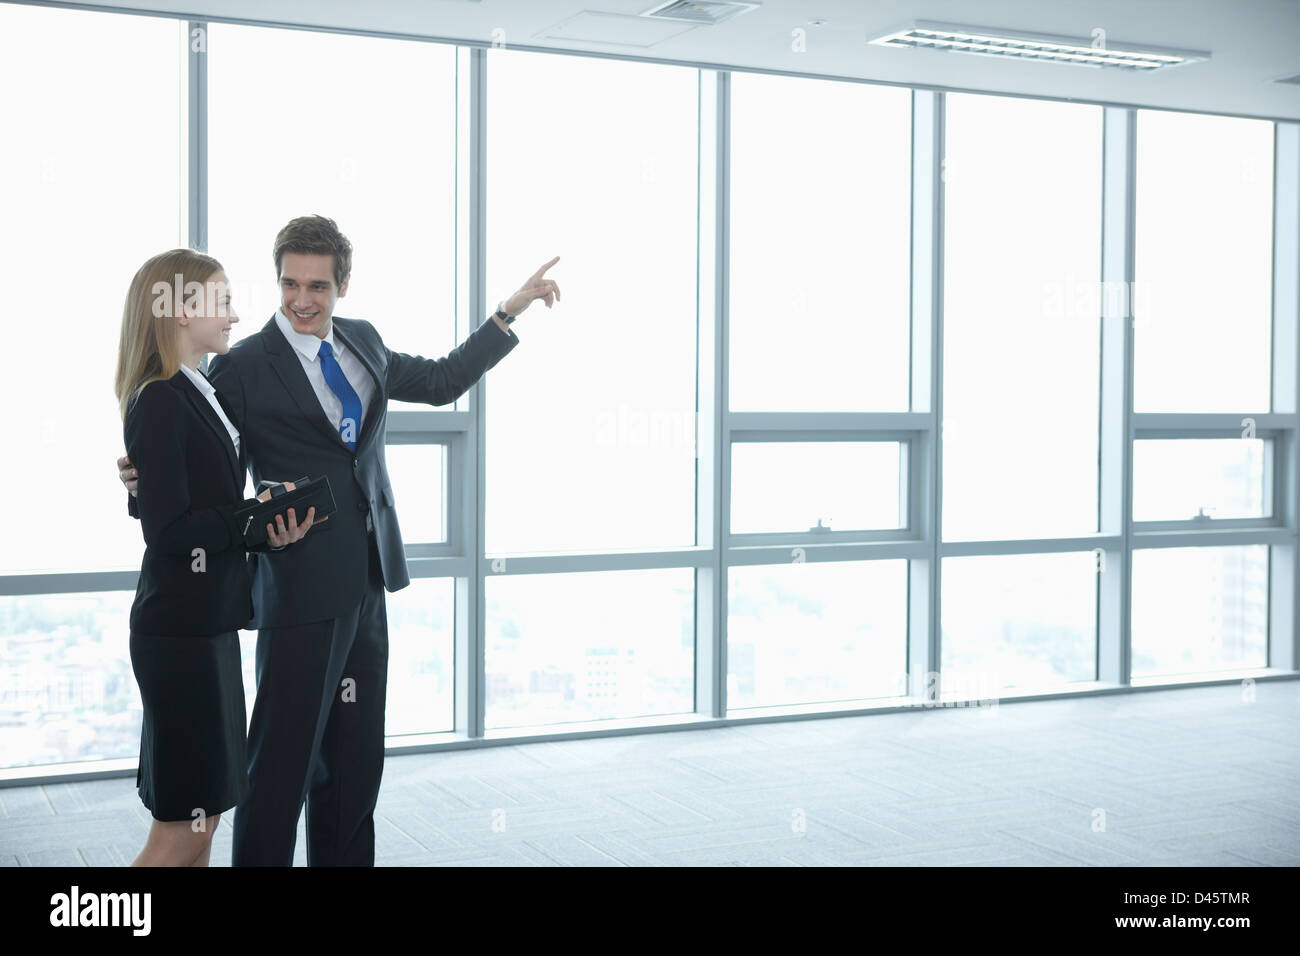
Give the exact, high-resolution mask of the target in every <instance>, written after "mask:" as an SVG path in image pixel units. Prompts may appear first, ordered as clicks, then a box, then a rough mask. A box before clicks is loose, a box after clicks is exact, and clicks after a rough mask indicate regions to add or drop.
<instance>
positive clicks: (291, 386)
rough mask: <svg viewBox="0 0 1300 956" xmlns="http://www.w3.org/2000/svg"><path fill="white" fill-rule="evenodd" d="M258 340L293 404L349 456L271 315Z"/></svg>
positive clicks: (291, 347) (300, 364)
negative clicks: (261, 341)
mask: <svg viewBox="0 0 1300 956" xmlns="http://www.w3.org/2000/svg"><path fill="white" fill-rule="evenodd" d="M262 339H263V342H264V343H265V347H266V351H267V353H268V354H270V356H271V367H272V368H273V369H275V374H276V375H278V376H279V378H280V382H281V383H282V384H283V385H284V388H285V391H287V392H288V393H289V395H290V397H291V398H293V400H294V403H295V404H296V405H297V406H298V408H299V409H300V410H301V411H302V413H303V414H304V415H306V416H307V418H308V419H309V420H310V421H312V422H314V423H315V424H316V425H317V426H318V427H319V428H320V429H321V430H322V431H323V433H324V434H326V435H328V436H329V438H330V441H331V442H332V443H333V444H335V445H337V446H338V449H339V450H340V451H342V452H343V453H344V454H351V452H349V450H348V446H347V445H345V444H343V439H342V438H340V437H339V433H338V432H337V431H335V430H334V426H333V425H331V424H330V420H329V419H328V418H326V417H325V409H323V408H321V404H320V399H319V398H317V397H316V392H315V390H314V389H313V388H312V387H311V382H309V381H307V373H306V372H304V371H303V368H302V362H301V361H300V360H299V359H298V356H297V354H296V353H295V352H294V349H293V346H292V345H290V344H289V340H288V339H286V338H285V337H284V333H283V332H281V331H280V327H279V326H278V325H276V322H275V316H271V320H270V321H269V322H267V323H266V325H264V326H262Z"/></svg>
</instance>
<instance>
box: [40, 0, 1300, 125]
mask: <svg viewBox="0 0 1300 956" xmlns="http://www.w3.org/2000/svg"><path fill="white" fill-rule="evenodd" d="M660 3H661V0H366V2H364V3H358V2H355V0H312V2H300V0H132V2H129V3H112V2H101V0H88V2H80V3H75V4H66V5H68V6H78V7H86V8H88V7H117V8H123V9H130V10H135V11H156V12H162V13H175V14H181V15H184V16H189V17H191V18H194V19H203V18H210V19H214V20H231V21H237V22H262V23H281V24H293V25H298V26H316V27H334V28H343V29H351V30H361V31H373V32H379V33H391V34H401V35H406V36H413V37H428V38H436V39H442V40H449V41H458V42H466V43H478V44H483V45H489V44H492V43H493V41H494V40H497V41H499V42H504V45H505V46H506V47H507V48H509V47H516V48H521V49H531V50H555V51H569V52H584V53H596V54H600V55H612V56H622V57H629V56H630V57H636V58H642V59H649V60H657V61H666V62H674V63H687V64H691V65H697V64H698V65H702V66H709V67H723V68H733V69H760V70H775V71H781V72H789V73H799V74H804V75H816V76H833V77H846V78H847V77H853V78H860V79H865V80H875V81H881V82H887V83H897V84H903V85H907V86H921V87H933V88H941V89H957V90H979V91H986V92H998V93H1010V94H1019V95H1032V96H1046V97H1052V98H1059V99H1075V100H1082V101H1087V102H1093V103H1111V104H1119V105H1128V106H1150V107H1160V108H1166V109H1176V110H1189V111H1201V112H1210V113H1228V114H1235V115H1240V116H1255V117H1263V118H1268V119H1283V120H1300V84H1287V83H1276V82H1273V80H1275V79H1277V78H1279V77H1288V76H1295V75H1297V74H1300V0H869V2H868V0H762V6H761V7H759V8H758V9H755V10H752V11H750V12H748V13H744V14H741V15H739V16H736V17H734V18H732V19H730V20H726V21H724V22H722V23H719V24H716V25H708V26H705V25H695V24H690V23H670V22H665V21H656V20H646V19H644V18H640V17H638V16H637V15H638V14H639V13H642V12H644V11H646V10H649V9H651V8H652V7H655V6H658V5H659V4H660ZM51 5H54V6H60V5H64V4H51ZM912 20H932V21H941V22H945V23H959V24H969V25H974V26H985V27H1002V28H1005V29H1011V30H1019V31H1027V32H1034V33H1056V34H1064V35H1069V36H1077V37H1080V38H1083V39H1088V38H1090V37H1092V36H1095V35H1096V34H1094V32H1093V31H1094V30H1096V29H1098V28H1100V29H1102V30H1104V31H1105V36H1106V38H1107V44H1108V45H1109V46H1110V47H1112V48H1114V47H1117V46H1119V44H1120V43H1121V42H1126V43H1138V44H1142V43H1145V44H1154V45H1156V46H1161V47H1174V48H1178V49H1187V50H1205V51H1209V52H1210V53H1211V57H1210V58H1209V60H1208V61H1206V62H1203V63H1191V64H1186V65H1183V66H1179V67H1175V68H1172V69H1168V70H1162V71H1160V72H1157V73H1151V74H1141V75H1135V74H1130V73H1129V72H1127V71H1122V70H1098V69H1093V68H1088V67H1082V66H1073V65H1067V64H1060V63H1029V62H1021V61H1016V60H1009V61H1003V60H1002V59H999V58H992V57H985V56H969V55H965V54H957V53H943V52H939V51H935V50H915V49H911V50H909V49H890V48H884V47H878V46H872V45H869V44H868V43H867V39H868V38H869V37H870V36H874V35H876V33H883V32H885V31H886V30H889V29H893V28H896V27H899V26H903V25H905V24H906V23H908V22H909V21H912ZM813 21H822V22H821V23H820V24H815V23H814V22H813ZM796 31H803V32H802V33H799V32H796ZM800 41H801V42H800ZM800 45H802V49H797V47H798V46H800Z"/></svg>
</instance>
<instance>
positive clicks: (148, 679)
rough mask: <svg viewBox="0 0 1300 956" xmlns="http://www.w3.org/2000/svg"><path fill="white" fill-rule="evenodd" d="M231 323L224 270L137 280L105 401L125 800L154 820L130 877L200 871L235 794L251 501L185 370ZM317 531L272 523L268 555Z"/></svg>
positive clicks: (227, 423) (216, 418) (164, 259)
mask: <svg viewBox="0 0 1300 956" xmlns="http://www.w3.org/2000/svg"><path fill="white" fill-rule="evenodd" d="M237 321H239V317H238V316H237V315H235V314H234V311H233V310H232V309H231V308H230V299H229V286H228V282H227V279H226V275H225V272H224V271H223V269H222V267H221V263H219V262H218V261H217V260H215V259H213V258H211V257H210V256H206V255H203V254H201V253H198V252H194V251H192V250H189V249H173V250H171V251H170V252H165V253H162V254H160V255H157V256H154V257H153V258H151V259H150V260H149V261H148V262H146V263H145V264H144V265H143V266H141V267H140V269H139V271H138V272H136V274H135V278H134V279H132V280H131V286H130V289H129V291H128V292H127V296H126V305H125V307H124V308H123V311H122V333H121V341H120V345H119V348H118V356H117V374H116V377H115V381H114V390H115V392H116V394H117V400H118V410H119V412H120V413H121V415H122V420H123V433H124V436H125V439H126V448H127V454H128V455H129V457H130V459H131V463H132V464H133V465H134V466H135V467H136V468H137V469H138V471H139V496H138V498H137V506H138V508H139V512H140V526H141V529H142V530H143V532H144V541H145V552H144V559H143V561H142V563H141V565H140V580H139V585H138V586H137V587H136V592H135V602H134V603H133V604H132V605H131V624H130V626H131V642H130V646H131V666H132V669H133V670H134V671H135V676H136V680H137V681H138V683H139V685H140V698H141V701H142V702H143V705H144V716H143V722H142V726H141V731H140V769H139V772H138V773H137V776H136V786H137V788H138V790H139V793H140V799H141V800H142V801H143V802H144V805H145V806H146V807H147V808H148V809H149V811H150V812H151V813H152V814H153V817H154V822H153V826H152V828H151V829H150V832H149V837H148V840H147V842H146V843H145V846H144V849H143V850H141V852H140V855H139V856H137V857H136V858H135V861H134V863H133V864H132V865H133V866H207V864H208V858H209V855H210V853H211V849H212V835H213V833H214V832H215V830H216V827H217V825H218V824H219V823H220V821H221V816H220V815H221V813H222V812H223V811H225V810H228V809H230V808H231V807H233V806H235V805H236V804H237V803H238V802H239V801H240V800H241V799H242V798H243V797H244V795H245V794H246V792H247V790H248V775H247V753H246V750H247V745H246V740H247V737H246V728H247V711H246V710H245V705H244V684H243V678H242V675H241V671H240V660H239V635H238V633H237V631H238V629H239V628H241V627H243V626H245V625H246V624H247V623H248V621H249V619H250V618H251V617H252V614H253V604H252V583H251V579H250V577H249V574H248V570H247V568H246V564H245V561H246V551H245V546H244V536H243V529H242V528H240V527H238V526H237V523H236V520H235V517H234V511H235V509H236V508H238V507H241V506H242V505H245V504H252V503H253V502H252V500H251V499H250V500H249V501H245V500H243V488H244V468H245V449H244V448H243V444H242V443H241V442H240V438H239V432H238V430H237V429H236V427H235V426H234V424H233V423H232V422H231V418H230V415H229V413H228V410H227V409H226V407H225V406H224V405H223V404H222V403H221V399H220V396H218V395H217V393H216V392H215V391H214V389H213V388H212V386H211V385H210V384H209V383H208V381H207V378H206V377H205V376H204V375H203V374H202V373H200V372H199V371H198V365H199V360H200V359H201V358H202V357H203V355H204V354H205V353H207V352H219V353H225V352H227V351H229V349H230V345H229V342H228V339H229V335H230V328H231V326H232V325H233V323H235V322H237ZM269 495H270V492H269V490H268V491H266V492H263V494H262V495H259V498H261V499H262V500H265V499H266V498H267V497H269ZM314 518H315V509H314V508H313V509H310V510H309V511H308V513H307V515H306V516H305V520H304V523H303V524H301V525H299V524H297V522H296V516H295V515H294V513H293V511H292V510H289V512H288V514H287V516H286V515H283V514H280V515H276V518H275V527H274V528H273V527H272V526H271V525H270V524H268V525H267V526H266V529H267V536H268V539H269V543H268V544H267V545H266V546H265V548H266V549H267V550H280V549H283V548H286V547H289V546H291V545H292V544H293V542H294V541H297V540H298V539H299V538H301V537H302V536H303V535H304V534H306V533H307V531H308V530H309V529H310V528H311V525H312V522H313V520H314ZM257 550H262V549H261V548H259V549H257Z"/></svg>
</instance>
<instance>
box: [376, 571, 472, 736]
mask: <svg viewBox="0 0 1300 956" xmlns="http://www.w3.org/2000/svg"><path fill="white" fill-rule="evenodd" d="M385 601H386V603H387V608H388V697H387V700H386V704H387V708H386V710H385V713H384V733H385V734H386V735H387V736H389V737H396V736H398V735H400V734H426V733H440V732H443V731H450V730H451V729H452V728H453V727H454V726H455V716H454V711H453V709H452V705H453V702H454V699H455V696H454V694H455V671H454V670H453V668H452V662H453V660H454V657H455V606H456V582H455V581H454V580H453V579H451V578H414V579H412V580H411V583H410V585H409V586H408V587H405V588H402V590H400V591H395V592H393V593H392V594H387V595H385Z"/></svg>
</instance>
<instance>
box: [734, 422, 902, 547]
mask: <svg viewBox="0 0 1300 956" xmlns="http://www.w3.org/2000/svg"><path fill="white" fill-rule="evenodd" d="M900 452H901V446H900V444H899V443H898V442H847V441H824V442H736V443H733V444H732V446H731V533H732V534H747V533H754V532H765V531H812V530H815V529H816V528H817V527H818V526H821V527H822V528H824V529H825V530H827V531H859V530H864V529H884V528H903V527H906V524H907V518H906V512H905V510H904V503H903V502H901V501H900V496H899V490H898V489H899V455H900Z"/></svg>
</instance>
